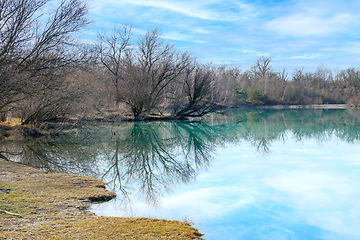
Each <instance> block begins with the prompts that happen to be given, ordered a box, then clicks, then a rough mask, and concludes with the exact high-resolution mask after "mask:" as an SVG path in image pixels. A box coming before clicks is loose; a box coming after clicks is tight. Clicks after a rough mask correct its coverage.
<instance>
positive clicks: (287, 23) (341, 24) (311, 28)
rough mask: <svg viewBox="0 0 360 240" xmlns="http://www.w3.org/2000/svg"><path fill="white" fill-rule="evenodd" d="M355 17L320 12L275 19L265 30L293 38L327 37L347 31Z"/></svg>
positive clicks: (315, 11) (268, 23)
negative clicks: (328, 14)
mask: <svg viewBox="0 0 360 240" xmlns="http://www.w3.org/2000/svg"><path fill="white" fill-rule="evenodd" d="M354 20H355V17H354V16H352V15H350V14H347V13H338V14H336V15H333V16H327V14H326V13H323V12H321V11H318V10H307V11H306V12H302V13H296V14H291V15H287V16H281V17H278V18H275V19H273V20H271V21H269V22H267V23H266V24H265V29H267V30H270V31H275V32H276V33H278V34H280V35H285V36H293V37H309V36H326V35H330V34H333V33H336V32H339V31H344V30H347V28H348V26H349V25H350V24H351V23H352V22H353V21H354Z"/></svg>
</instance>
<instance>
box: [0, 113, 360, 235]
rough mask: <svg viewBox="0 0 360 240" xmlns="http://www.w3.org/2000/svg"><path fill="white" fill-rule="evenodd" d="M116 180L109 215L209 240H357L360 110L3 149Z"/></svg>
mask: <svg viewBox="0 0 360 240" xmlns="http://www.w3.org/2000/svg"><path fill="white" fill-rule="evenodd" d="M4 147H5V148H6V149H8V150H9V149H11V150H12V151H18V152H21V155H18V156H17V157H16V160H17V161H21V162H23V163H25V164H28V165H31V166H35V167H37V168H41V169H44V170H47V171H54V172H66V173H74V174H80V175H87V176H92V177H96V178H99V179H104V180H105V181H106V182H109V186H108V188H109V190H114V191H116V192H117V195H118V197H117V198H115V199H113V200H111V201H109V202H106V203H102V204H97V205H94V206H93V207H92V209H91V211H93V212H94V213H96V214H99V215H105V216H133V217H154V218H166V219H175V220H182V221H188V222H191V223H192V224H194V227H196V228H198V229H199V231H200V232H202V233H204V234H205V236H204V238H205V239H209V240H211V239H360V228H359V226H360V201H359V199H360V111H359V110H356V109H353V110H351V109H348V110H322V109H295V110H290V109H288V110H270V109H267V110H229V111H227V112H225V113H223V114H212V115H209V116H207V117H206V118H205V119H204V120H203V121H201V122H199V121H193V122H192V121H172V122H133V123H129V122H127V123H117V124H111V125H110V124H103V125H101V126H92V125H86V126H84V127H83V128H81V129H77V130H75V131H70V132H69V133H67V134H66V135H61V136H58V137H47V138H38V139H35V140H31V141H27V142H26V143H24V144H20V143H14V144H8V145H7V146H3V148H4Z"/></svg>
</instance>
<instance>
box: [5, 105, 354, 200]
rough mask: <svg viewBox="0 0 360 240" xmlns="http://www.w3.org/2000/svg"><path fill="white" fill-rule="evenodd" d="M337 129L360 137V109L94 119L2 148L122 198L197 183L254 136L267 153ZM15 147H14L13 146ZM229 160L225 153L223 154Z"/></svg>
mask: <svg viewBox="0 0 360 240" xmlns="http://www.w3.org/2000/svg"><path fill="white" fill-rule="evenodd" d="M289 137H291V138H294V139H295V140H296V141H298V142H301V141H302V140H303V139H306V138H312V139H316V140H317V141H318V142H324V143H325V142H326V141H328V140H330V139H331V138H333V137H336V138H338V139H340V140H343V141H346V142H356V141H360V113H359V111H356V110H354V111H344V110H304V109H303V110H281V111H279V110H256V111H254V110H253V111H246V110H242V111H233V112H230V113H228V114H226V115H219V116H216V117H213V118H212V119H211V120H206V119H205V120H204V121H203V122H184V121H174V122H148V123H146V122H135V123H121V124H119V125H117V126H116V125H103V126H93V127H92V126H86V127H84V128H82V129H79V130H77V131H75V132H72V133H68V134H67V135H62V136H57V137H43V138H37V139H34V140H29V141H26V142H6V143H3V144H2V145H1V146H0V148H1V149H0V153H1V154H2V156H4V157H7V158H9V159H12V160H15V161H19V162H22V163H24V164H27V165H31V166H34V167H37V168H40V169H43V170H47V171H53V172H65V173H73V174H80V175H87V176H93V177H96V178H102V179H104V180H105V181H106V182H109V183H110V184H109V185H110V186H111V187H112V188H114V189H115V190H117V192H118V193H122V194H118V199H122V200H128V199H129V195H130V194H133V193H141V195H142V196H143V197H144V198H145V199H146V200H147V201H148V202H149V203H156V202H157V201H158V199H159V197H160V196H161V195H162V194H164V193H165V192H167V191H169V190H171V188H172V187H173V186H174V185H175V184H179V183H189V182H190V181H192V180H194V179H195V178H196V176H197V175H198V174H199V172H200V171H203V170H206V168H207V167H209V166H210V164H211V159H212V154H213V152H214V151H215V149H216V148H217V147H220V146H226V145H227V144H240V143H241V142H242V141H246V142H250V143H251V144H252V145H253V146H254V147H255V149H256V151H257V152H259V153H260V154H269V153H271V144H272V142H274V141H278V140H280V141H286V139H288V138H289ZM9 153H11V154H9ZM220 160H221V156H220Z"/></svg>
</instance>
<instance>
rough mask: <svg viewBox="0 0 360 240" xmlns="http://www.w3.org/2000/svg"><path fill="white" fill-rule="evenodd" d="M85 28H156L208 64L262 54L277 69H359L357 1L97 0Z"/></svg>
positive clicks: (249, 61)
mask: <svg viewBox="0 0 360 240" xmlns="http://www.w3.org/2000/svg"><path fill="white" fill-rule="evenodd" d="M90 6H91V8H90V18H91V19H92V20H93V24H92V25H91V26H90V27H89V30H88V31H87V32H86V34H88V35H89V36H95V35H96V32H97V31H99V30H100V29H103V30H106V29H108V30H111V29H112V28H113V26H114V24H123V23H131V24H132V25H133V31H134V32H136V33H143V32H146V31H149V30H152V29H154V28H158V29H159V30H160V31H161V32H162V34H163V37H164V38H165V39H167V40H169V41H171V42H173V43H174V44H175V45H176V46H177V48H179V49H182V50H187V51H190V52H192V53H194V55H195V56H197V58H198V59H199V60H200V61H202V62H212V63H214V64H231V65H237V66H241V67H242V68H243V69H248V68H249V67H250V66H251V65H253V64H254V63H255V61H256V59H258V58H259V57H261V56H268V57H270V58H271V59H272V66H273V68H274V69H277V70H280V69H283V68H285V69H287V70H288V71H289V72H292V71H293V70H294V69H295V68H298V67H304V68H305V70H308V71H313V70H315V69H316V68H317V67H318V66H319V65H324V66H325V67H328V68H331V69H333V70H339V69H344V68H347V67H358V66H359V58H360V28H359V27H360V14H359V9H360V1H358V0H347V1H340V0H324V1H322V0H320V1H317V0H312V1H311V0H269V1H263V0H258V1H241V0H228V1H222V0H185V1H184V0H183V1H180V0H172V1H166V0H92V1H91V2H90Z"/></svg>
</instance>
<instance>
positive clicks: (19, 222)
mask: <svg viewBox="0 0 360 240" xmlns="http://www.w3.org/2000/svg"><path fill="white" fill-rule="evenodd" d="M104 186H105V184H104V183H103V182H102V181H99V180H96V179H93V178H89V177H80V176H75V175H67V174H55V173H46V172H43V171H40V170H37V169H34V168H31V167H27V166H24V165H21V164H17V163H13V162H10V161H6V160H3V159H0V239H200V236H201V234H200V233H198V231H197V230H196V229H194V228H192V227H190V226H189V225H188V224H187V223H184V222H179V221H169V220H159V219H149V218H115V217H100V216H95V215H94V214H92V213H91V212H89V211H86V209H87V208H88V207H89V206H90V204H91V202H90V201H89V199H90V200H91V201H93V202H97V201H105V200H109V199H111V198H114V197H115V194H114V193H113V192H110V191H107V190H106V189H105V187H104Z"/></svg>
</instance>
